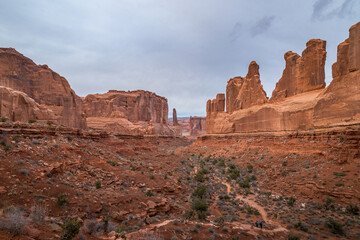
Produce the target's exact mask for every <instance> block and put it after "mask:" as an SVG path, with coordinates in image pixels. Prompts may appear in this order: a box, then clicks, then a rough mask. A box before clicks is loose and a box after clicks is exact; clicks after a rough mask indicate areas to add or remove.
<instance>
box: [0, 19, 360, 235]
mask: <svg viewBox="0 0 360 240" xmlns="http://www.w3.org/2000/svg"><path fill="white" fill-rule="evenodd" d="M304 45H305V43H304ZM326 55H327V50H326V41H325V40H321V39H311V40H309V41H308V42H307V43H306V46H305V49H304V51H303V52H302V54H301V55H299V54H297V53H294V52H292V51H289V52H286V53H285V54H284V59H285V69H284V70H283V74H282V77H281V79H280V80H279V81H278V82H277V84H276V87H275V90H274V91H273V93H272V96H271V97H270V98H268V97H267V95H266V92H265V91H264V89H263V85H262V83H261V77H260V72H261V68H260V67H261V66H260V67H259V65H258V64H257V63H256V62H255V61H252V62H250V63H249V67H248V73H247V74H246V76H245V77H240V76H237V77H234V78H231V79H230V80H229V81H228V82H227V86H226V93H219V94H217V95H216V97H215V98H214V99H212V100H208V101H207V103H206V102H204V109H205V108H206V113H207V115H206V117H201V116H191V117H190V116H189V117H186V118H184V117H178V116H177V111H176V109H170V110H169V106H168V100H167V98H166V96H159V95H157V94H156V93H153V92H150V91H147V90H137V91H126V90H124V89H117V90H109V91H108V92H107V93H103V94H89V95H87V96H85V97H80V96H78V95H77V94H76V93H75V91H74V90H73V89H72V88H71V87H70V83H69V82H68V81H67V80H66V79H65V78H64V77H62V76H61V75H59V74H58V73H56V72H54V71H53V70H52V69H51V68H50V66H47V65H37V64H35V63H34V62H33V61H32V60H31V59H30V58H28V57H26V56H24V55H22V54H21V53H20V52H18V51H17V50H15V49H13V48H0V91H1V98H0V117H1V122H0V134H1V139H0V140H1V148H0V163H1V164H0V239H24V240H25V239H26V240H34V239H39V240H46V239H80V240H83V239H109V240H110V239H111V240H113V239H149V240H150V239H154V240H155V239H171V240H176V239H234V240H235V239H273V240H278V239H289V240H296V239H314V240H315V239H360V216H359V207H360V22H359V23H356V24H354V25H353V26H351V27H350V29H349V37H348V38H347V39H346V40H344V42H342V43H340V44H339V45H338V48H337V61H336V62H335V63H334V64H333V65H332V81H331V83H330V84H329V85H328V86H326V83H325V62H326ZM225 81H226V79H224V84H223V85H225V84H226V82H225ZM169 111H170V112H172V118H171V119H169V118H168V115H169Z"/></svg>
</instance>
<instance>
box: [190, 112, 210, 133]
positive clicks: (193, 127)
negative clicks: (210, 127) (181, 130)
mask: <svg viewBox="0 0 360 240" xmlns="http://www.w3.org/2000/svg"><path fill="white" fill-rule="evenodd" d="M205 132H206V118H205V117H190V136H200V135H203V134H205Z"/></svg>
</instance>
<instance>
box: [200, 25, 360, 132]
mask: <svg viewBox="0 0 360 240" xmlns="http://www.w3.org/2000/svg"><path fill="white" fill-rule="evenodd" d="M349 32H350V34H349V38H348V39H347V40H345V41H344V42H343V43H341V44H340V45H339V46H338V57H337V62H336V63H334V65H333V81H332V82H331V84H330V85H329V86H328V87H327V88H324V87H325V74H324V65H325V58H326V51H325V47H326V43H325V41H323V40H319V39H315V40H310V41H309V42H308V43H307V44H306V49H305V50H304V51H303V53H302V57H300V56H299V55H297V54H295V53H292V52H287V53H286V54H285V60H286V67H285V70H284V72H283V76H282V78H281V79H280V80H279V82H278V83H277V84H276V88H275V90H274V92H273V95H272V98H271V99H270V101H269V102H267V103H266V102H265V103H263V104H260V105H259V104H253V105H249V104H251V103H253V102H254V101H253V100H251V99H252V96H248V94H245V95H242V96H241V97H239V93H238V92H237V91H238V90H237V89H241V88H242V86H243V85H244V79H243V78H239V79H237V80H234V79H232V80H230V81H229V82H228V87H227V91H226V93H227V96H226V100H227V102H226V106H227V112H223V111H215V110H214V109H216V108H217V106H218V102H219V101H218V100H212V101H211V100H209V101H208V102H207V106H206V109H207V118H206V125H207V127H206V132H207V133H208V134H214V133H222V134H223V133H246V132H266V131H271V132H273V131H296V130H309V129H316V128H326V127H334V126H338V125H349V124H354V123H360V23H357V24H355V25H354V26H352V27H351V28H350V31H349ZM250 65H251V64H250ZM249 69H250V68H249ZM252 69H253V70H252V72H255V73H256V69H257V68H256V67H253V68H252ZM249 72H250V71H249ZM248 75H249V74H248ZM255 75H257V74H255ZM250 76H251V75H250ZM257 86H259V84H258V85H257ZM239 92H240V91H239ZM218 95H219V94H218ZM243 96H244V98H245V99H243V100H237V99H241V98H242V97H243ZM261 100H264V98H261ZM220 102H221V101H220ZM220 105H221V104H220ZM244 106H245V107H244Z"/></svg>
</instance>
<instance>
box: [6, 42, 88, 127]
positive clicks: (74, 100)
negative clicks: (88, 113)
mask: <svg viewBox="0 0 360 240" xmlns="http://www.w3.org/2000/svg"><path fill="white" fill-rule="evenodd" d="M0 86H3V87H6V88H9V89H12V90H14V91H19V92H22V93H25V94H26V96H27V98H31V99H33V100H34V101H35V102H36V103H37V104H38V105H41V106H42V107H41V108H43V109H47V110H46V111H51V112H52V114H50V115H49V114H45V113H44V114H29V111H30V112H38V110H36V109H33V110H27V111H28V112H27V113H26V114H25V113H24V116H21V117H19V113H18V112H16V111H19V110H18V109H17V110H16V109H15V108H13V110H11V111H10V108H8V110H7V111H5V112H4V111H2V112H1V113H2V114H3V115H2V116H3V117H6V118H8V119H10V120H13V121H18V120H20V119H21V120H24V121H27V120H29V119H27V117H31V118H35V119H34V120H42V121H53V122H55V123H58V124H63V125H65V126H68V127H76V128H85V127H86V118H85V115H84V114H83V111H82V102H81V99H80V98H79V97H78V96H77V95H76V94H75V92H74V91H73V90H72V89H71V88H70V85H69V83H68V82H67V80H66V79H65V78H63V77H61V76H60V75H59V74H57V73H56V72H54V71H52V70H51V69H50V68H49V67H48V66H46V65H36V64H35V63H34V62H33V61H32V60H30V59H29V58H26V57H24V56H23V55H22V54H20V53H19V52H17V51H16V50H15V49H12V48H0ZM2 92H4V91H2ZM6 92H9V91H6ZM20 95H21V96H25V95H23V94H20ZM20 95H19V96H20ZM12 96H14V95H12ZM10 99H12V100H14V101H17V103H16V102H14V103H9V100H10ZM21 99H25V98H24V97H21ZM0 101H1V102H0V105H1V106H3V105H4V104H5V105H8V106H9V104H10V105H11V104H12V105H14V106H15V105H17V104H19V98H16V97H11V98H3V97H2V98H1V99H0ZM31 106H35V105H34V104H32V105H31ZM28 107H30V105H27V109H28ZM14 116H16V117H14Z"/></svg>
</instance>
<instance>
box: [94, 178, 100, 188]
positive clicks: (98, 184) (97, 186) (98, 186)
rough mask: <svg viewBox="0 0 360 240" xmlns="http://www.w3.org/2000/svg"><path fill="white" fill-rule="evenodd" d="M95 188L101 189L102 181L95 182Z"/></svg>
mask: <svg viewBox="0 0 360 240" xmlns="http://www.w3.org/2000/svg"><path fill="white" fill-rule="evenodd" d="M95 187H96V189H100V188H101V182H100V180H97V181H96V182H95Z"/></svg>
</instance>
